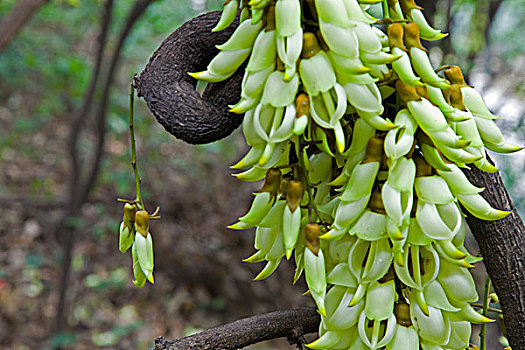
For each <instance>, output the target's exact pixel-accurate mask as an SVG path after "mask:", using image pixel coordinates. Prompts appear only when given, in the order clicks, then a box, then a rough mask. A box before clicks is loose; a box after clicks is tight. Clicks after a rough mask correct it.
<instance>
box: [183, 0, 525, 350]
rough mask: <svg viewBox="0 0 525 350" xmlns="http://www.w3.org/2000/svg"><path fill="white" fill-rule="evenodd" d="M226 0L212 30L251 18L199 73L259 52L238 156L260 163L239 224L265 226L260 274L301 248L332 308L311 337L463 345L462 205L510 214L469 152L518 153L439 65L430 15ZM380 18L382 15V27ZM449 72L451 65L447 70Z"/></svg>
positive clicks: (356, 343)
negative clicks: (471, 170) (473, 176)
mask: <svg viewBox="0 0 525 350" xmlns="http://www.w3.org/2000/svg"><path fill="white" fill-rule="evenodd" d="M377 2H381V1H370V0H368V1H364V0H363V1H358V0H303V1H300V0H277V1H273V0H251V1H250V2H247V1H241V2H239V1H237V0H227V1H226V3H225V7H224V10H223V13H222V17H221V19H220V21H219V23H218V25H217V27H216V28H215V29H214V30H221V29H223V28H226V27H227V26H229V25H230V24H231V23H232V22H233V20H234V18H235V15H236V14H237V11H238V9H239V8H240V10H241V15H240V24H239V26H238V27H237V29H236V30H235V32H234V33H233V34H232V36H231V37H230V39H229V40H228V41H227V42H226V43H224V44H222V45H219V46H218V48H219V50H220V52H219V53H218V55H217V56H216V57H215V58H214V59H213V60H212V61H211V63H210V64H209V66H208V68H207V70H206V71H204V72H199V73H191V75H192V76H193V77H195V78H197V79H202V80H205V81H208V82H218V81H222V80H225V79H227V78H228V77H230V76H231V75H232V74H233V73H234V72H235V71H236V70H237V69H239V67H241V65H242V64H243V63H244V62H245V61H246V60H248V62H247V65H246V71H245V74H244V79H243V82H242V93H241V98H240V101H239V102H238V103H237V104H236V105H234V106H231V108H232V109H231V111H232V112H235V113H244V121H243V132H244V136H245V138H246V142H247V143H248V145H249V146H250V150H249V152H248V153H247V154H246V155H245V156H244V157H243V158H242V159H241V160H240V161H239V162H238V163H237V164H235V165H234V166H233V168H234V169H242V170H243V171H242V172H240V173H238V174H236V175H235V176H237V177H238V178H239V179H241V180H245V181H257V180H261V179H263V178H265V183H264V186H263V188H262V189H261V190H260V191H259V192H258V193H256V194H255V198H254V200H253V204H252V206H251V208H250V210H249V211H248V213H247V214H246V215H244V216H243V217H241V218H240V219H239V222H237V223H236V224H234V225H232V226H231V228H234V229H246V228H250V227H256V234H255V249H256V250H257V251H256V253H255V254H254V255H252V256H251V257H250V258H248V259H246V260H247V261H249V262H259V261H267V264H266V266H265V267H264V269H263V270H262V271H261V272H260V274H259V275H258V276H257V277H256V278H255V279H256V280H259V279H264V278H266V277H268V276H269V275H270V274H272V273H273V272H274V271H275V270H276V268H277V267H278V266H279V264H280V262H281V260H282V258H283V257H286V258H287V259H289V258H291V256H292V255H293V254H294V252H295V254H294V257H295V262H296V265H297V270H296V275H295V280H297V279H298V278H299V277H300V276H301V274H302V272H303V271H304V275H305V278H306V282H307V284H308V288H309V294H310V295H311V296H312V297H313V299H314V300H315V303H316V304H317V307H318V310H319V313H320V314H321V315H322V322H321V325H320V329H319V334H320V337H319V339H317V340H316V341H314V342H313V343H311V344H309V345H308V346H309V347H310V348H312V349H379V348H385V347H386V349H393V350H398V349H404V350H406V349H408V350H412V349H414V350H416V349H420V348H422V349H424V350H429V349H432V350H438V349H464V348H466V347H468V344H469V339H470V335H471V323H486V322H490V320H489V319H487V318H486V317H484V316H482V315H480V314H479V313H477V312H476V311H475V310H474V309H473V308H472V307H471V304H470V303H471V302H474V301H477V300H478V295H477V293H476V289H475V285H474V281H473V279H472V277H471V275H470V273H469V271H468V268H471V267H473V265H472V264H474V263H476V262H478V261H479V260H480V258H477V257H474V256H472V255H470V254H469V253H468V252H467V250H466V249H465V248H464V246H463V243H464V237H465V221H464V215H463V214H464V212H465V211H468V212H470V213H471V214H472V215H474V216H476V217H478V218H481V219H484V220H498V219H501V218H503V217H505V216H507V215H508V214H509V212H507V211H502V210H498V209H494V208H492V207H491V206H490V204H489V203H488V202H487V201H486V200H485V199H484V198H483V197H481V196H480V192H482V191H483V189H482V188H478V187H476V186H474V185H473V184H471V183H470V182H469V181H468V179H467V178H466V177H465V175H464V174H463V172H462V171H461V168H467V167H468V166H469V165H470V166H476V167H478V168H479V169H481V170H483V171H486V172H497V171H498V169H497V168H495V167H494V166H493V165H492V164H491V163H490V162H489V161H488V160H487V159H486V153H485V147H487V148H488V149H490V150H493V151H496V152H504V153H510V152H514V151H518V150H519V149H521V148H522V147H518V146H514V145H511V144H509V143H507V142H505V140H504V139H503V136H502V134H501V131H500V130H499V129H498V127H497V126H496V124H495V123H494V119H496V118H497V117H496V116H494V115H493V114H492V113H491V112H490V111H489V110H488V109H487V107H486V106H485V104H484V102H483V100H482V98H481V96H480V95H479V94H478V93H477V92H476V91H475V90H474V89H473V88H472V87H471V86H469V85H468V84H466V83H465V81H464V79H463V75H462V73H461V69H460V68H459V67H457V66H447V67H443V69H439V70H438V71H436V70H434V68H433V67H432V64H431V62H430V60H429V57H428V55H427V50H426V49H425V48H424V47H423V45H422V44H421V41H420V39H421V38H422V39H425V40H438V39H441V38H443V37H444V36H445V34H443V33H441V32H440V31H438V30H435V29H433V28H431V27H430V26H429V25H428V23H427V22H426V20H425V18H424V16H423V14H422V12H421V8H420V7H418V6H417V5H416V4H415V3H414V1H413V0H388V1H382V3H383V14H384V18H383V19H382V20H381V21H378V20H377V19H375V18H373V17H372V16H371V15H370V14H369V13H368V12H367V9H368V7H369V4H370V3H377ZM380 28H385V30H384V31H383V30H382V29H380ZM440 74H442V75H440Z"/></svg>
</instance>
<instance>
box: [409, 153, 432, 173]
mask: <svg viewBox="0 0 525 350" xmlns="http://www.w3.org/2000/svg"><path fill="white" fill-rule="evenodd" d="M413 159H414V163H416V177H422V176H432V166H431V165H430V164H428V163H427V161H426V160H425V158H423V156H421V155H420V154H416V155H414V157H413Z"/></svg>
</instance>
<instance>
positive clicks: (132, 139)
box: [129, 84, 145, 210]
mask: <svg viewBox="0 0 525 350" xmlns="http://www.w3.org/2000/svg"><path fill="white" fill-rule="evenodd" d="M134 97H135V88H134V87H133V84H131V85H130V89H129V137H130V147H131V162H130V163H131V167H132V168H133V174H134V175H135V189H136V194H137V196H136V199H135V200H136V201H137V203H138V204H139V205H140V207H141V209H143V210H145V208H144V203H143V202H142V195H141V194H140V176H139V170H138V167H137V150H136V147H135V130H134V128H133V102H134Z"/></svg>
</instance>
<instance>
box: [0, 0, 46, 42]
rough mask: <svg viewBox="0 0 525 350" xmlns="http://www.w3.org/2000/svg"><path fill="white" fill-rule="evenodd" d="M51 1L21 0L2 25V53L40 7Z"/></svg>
mask: <svg viewBox="0 0 525 350" xmlns="http://www.w3.org/2000/svg"><path fill="white" fill-rule="evenodd" d="M47 2H49V0H20V1H19V2H17V3H16V5H15V7H14V8H13V9H12V10H11V12H10V13H9V14H8V15H7V16H6V17H5V18H4V19H3V20H2V22H1V23H0V52H1V51H2V50H3V49H5V47H6V46H7V45H8V44H9V43H10V42H11V40H13V39H14V38H15V37H16V35H17V34H18V32H19V31H20V30H21V29H22V27H24V25H25V24H26V23H27V22H28V21H29V20H30V19H31V17H33V15H34V14H35V13H36V11H37V10H38V9H39V8H40V6H42V5H44V4H45V3H47Z"/></svg>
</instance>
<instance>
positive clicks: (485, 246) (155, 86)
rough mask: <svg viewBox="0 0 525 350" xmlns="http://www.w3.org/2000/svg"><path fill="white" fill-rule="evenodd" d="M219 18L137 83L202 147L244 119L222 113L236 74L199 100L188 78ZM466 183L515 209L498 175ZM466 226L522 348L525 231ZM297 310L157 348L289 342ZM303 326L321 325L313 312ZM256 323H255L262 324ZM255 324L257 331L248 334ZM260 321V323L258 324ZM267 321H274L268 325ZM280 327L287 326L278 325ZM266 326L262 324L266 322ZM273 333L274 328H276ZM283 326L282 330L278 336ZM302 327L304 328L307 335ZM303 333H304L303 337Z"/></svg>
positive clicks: (209, 18)
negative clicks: (282, 338) (470, 231)
mask: <svg viewBox="0 0 525 350" xmlns="http://www.w3.org/2000/svg"><path fill="white" fill-rule="evenodd" d="M218 18H219V14H218V13H211V14H206V15H203V16H200V17H197V18H196V19H194V20H191V21H189V22H187V23H186V24H185V25H183V26H182V27H181V28H180V29H178V30H177V31H175V32H174V33H173V34H172V35H171V36H170V37H169V38H168V39H167V40H166V41H164V43H163V44H162V45H161V47H160V48H159V49H158V50H157V52H156V53H155V54H154V55H153V56H152V58H151V59H150V62H149V63H148V66H147V67H146V68H145V70H144V72H142V74H141V75H140V77H139V78H138V79H137V81H136V85H137V87H138V88H139V90H140V96H142V97H144V99H145V100H146V102H147V104H148V106H149V108H150V109H151V110H152V112H153V114H154V115H155V117H156V118H157V120H158V121H159V122H160V123H161V124H162V125H163V126H164V127H165V128H166V130H167V131H168V132H170V133H171V134H173V135H175V136H176V137H178V138H181V139H183V140H184V141H187V142H189V143H205V142H211V141H215V140H218V139H221V138H223V137H225V136H227V135H229V134H230V133H231V132H232V131H233V130H234V129H235V128H236V127H237V126H238V125H239V123H240V122H241V120H242V117H241V116H238V115H232V114H231V113H228V112H227V109H228V108H227V104H228V103H230V104H231V103H234V102H237V101H236V100H237V99H238V96H239V94H240V75H242V74H241V73H239V75H238V76H237V77H233V78H231V79H229V80H228V81H227V82H225V83H223V84H212V85H211V87H210V85H209V86H208V88H207V91H206V93H205V94H204V96H203V98H201V97H200V96H199V95H198V94H197V93H196V92H195V85H196V82H195V80H194V79H192V78H191V77H189V76H188V75H187V74H186V72H194V71H199V70H203V69H205V67H206V65H207V63H208V62H209V61H211V59H212V58H213V57H214V55H215V54H216V53H217V50H216V49H215V47H214V45H215V44H217V43H220V42H223V41H225V40H226V39H227V38H228V36H229V35H230V33H231V30H232V29H231V28H230V29H228V30H227V31H224V32H219V33H211V32H210V29H211V28H213V26H214V24H215V23H216V21H217V20H218ZM466 174H467V176H468V177H469V179H470V181H471V182H472V183H473V184H475V185H477V186H480V187H485V191H484V192H483V193H482V195H483V197H485V198H486V199H487V200H488V201H489V203H491V205H492V206H493V207H495V208H498V209H506V210H511V209H512V210H514V207H513V205H512V202H511V200H510V197H509V195H508V193H507V191H506V190H505V187H504V185H503V182H502V180H501V177H500V175H499V174H488V173H484V172H482V171H480V170H477V169H475V168H473V169H472V170H470V171H466ZM467 222H468V224H469V226H470V228H471V230H472V232H473V234H474V236H475V238H476V240H477V241H478V243H479V246H480V249H481V252H482V254H483V257H484V263H485V266H486V268H487V271H488V273H489V275H490V277H491V278H492V280H493V282H494V288H495V290H496V292H497V294H498V295H499V297H500V300H501V305H502V309H503V314H504V317H505V326H506V330H507V335H508V338H509V341H510V345H511V346H512V348H513V349H525V228H524V225H523V222H522V220H521V219H520V217H519V216H518V214H517V213H516V212H515V211H514V212H513V213H512V214H511V215H510V216H508V217H507V218H505V219H503V220H499V221H495V222H490V221H483V220H479V219H476V218H474V217H472V216H469V217H468V218H467ZM290 312H291V313H292V315H294V312H296V310H289V311H281V312H276V313H272V314H268V315H262V316H256V317H255V318H251V319H246V320H241V321H237V322H234V323H233V324H230V325H226V326H222V327H218V328H214V329H212V330H209V331H205V332H202V333H199V334H197V335H194V336H192V337H187V338H183V339H181V340H178V341H175V342H172V341H166V340H165V339H164V338H158V339H156V349H182V350H184V349H238V348H241V347H243V346H247V345H249V344H254V343H256V342H259V341H262V340H266V339H271V338H277V337H282V336H287V335H288V334H289V332H290V329H293V328H294V327H292V328H290V325H288V323H289V322H290V323H292V324H296V323H293V322H297V317H298V316H293V317H291V318H290ZM308 315H309V316H304V319H303V316H301V317H300V318H301V320H300V321H301V322H308V324H312V322H314V321H315V323H316V324H315V325H313V326H312V327H313V328H312V330H311V331H312V332H313V331H315V330H316V329H317V327H318V324H319V321H320V320H319V317H318V316H317V315H316V314H314V312H312V311H310V313H309V314H308ZM259 318H260V319H259ZM252 319H253V320H254V321H255V323H254V324H255V325H257V327H260V328H256V329H255V330H253V329H251V328H252V327H254V326H253V324H252V323H251V321H250V320H252ZM260 320H264V321H263V322H262V323H260V322H259V321H260ZM267 320H271V321H267ZM282 320H285V321H282ZM292 321H293V322H292ZM265 322H266V323H265ZM276 327H277V328H276ZM280 327H284V328H283V329H278V328H280ZM305 329H306V327H304V328H303V330H305ZM305 333H307V332H305Z"/></svg>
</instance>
